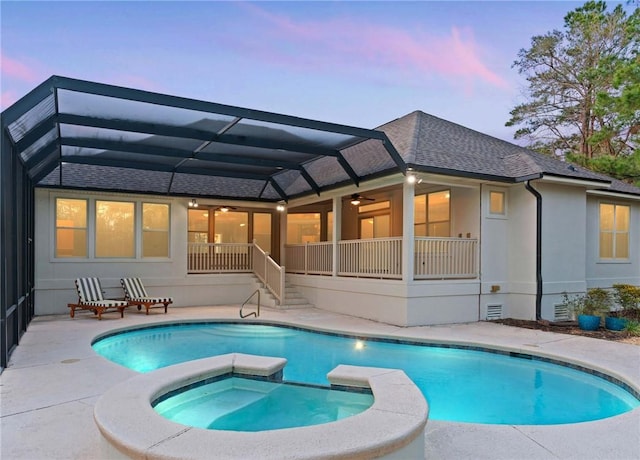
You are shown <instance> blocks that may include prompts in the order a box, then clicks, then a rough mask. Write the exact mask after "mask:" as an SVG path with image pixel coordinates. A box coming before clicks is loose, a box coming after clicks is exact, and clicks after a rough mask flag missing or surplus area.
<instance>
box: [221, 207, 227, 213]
mask: <svg viewBox="0 0 640 460" xmlns="http://www.w3.org/2000/svg"><path fill="white" fill-rule="evenodd" d="M220 211H222V212H229V207H228V206H221V207H220Z"/></svg>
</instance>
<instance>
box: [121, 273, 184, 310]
mask: <svg viewBox="0 0 640 460" xmlns="http://www.w3.org/2000/svg"><path fill="white" fill-rule="evenodd" d="M120 284H122V289H124V299H125V300H126V301H127V302H129V305H137V306H138V310H140V309H142V307H143V306H144V308H145V309H146V313H147V315H148V314H149V309H150V308H160V307H163V306H164V312H165V313H167V307H168V306H169V304H172V303H173V298H171V297H151V296H149V294H147V290H146V289H145V288H144V284H142V280H140V278H122V279H121V280H120Z"/></svg>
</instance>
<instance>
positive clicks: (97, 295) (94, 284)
mask: <svg viewBox="0 0 640 460" xmlns="http://www.w3.org/2000/svg"><path fill="white" fill-rule="evenodd" d="M76 289H77V290H78V297H79V298H80V302H81V303H87V302H95V301H99V300H104V297H102V287H101V286H100V280H99V279H98V278H78V279H77V280H76Z"/></svg>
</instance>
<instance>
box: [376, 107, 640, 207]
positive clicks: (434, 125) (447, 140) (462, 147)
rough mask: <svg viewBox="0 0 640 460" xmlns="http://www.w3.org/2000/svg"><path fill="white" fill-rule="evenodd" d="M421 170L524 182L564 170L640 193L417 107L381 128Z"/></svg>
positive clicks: (561, 173)
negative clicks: (418, 109)
mask: <svg viewBox="0 0 640 460" xmlns="http://www.w3.org/2000/svg"><path fill="white" fill-rule="evenodd" d="M378 129H379V130H381V131H384V132H385V133H386V135H387V137H389V139H390V140H391V142H392V143H393V145H394V146H395V148H396V150H397V151H398V153H399V154H400V155H401V156H402V158H403V159H404V161H405V162H406V163H407V165H408V166H409V167H411V168H413V169H415V170H417V171H424V172H433V173H441V174H447V175H453V176H465V177H477V178H486V179H493V180H499V181H507V182H521V181H525V180H528V179H535V178H539V177H542V176H543V175H547V176H558V177H566V178H572V179H582V180H589V181H595V182H602V183H603V188H606V189H608V190H612V191H617V192H621V193H630V194H634V195H640V188H638V187H634V186H632V185H630V184H626V183H624V182H621V181H618V180H615V179H612V178H611V177H607V176H605V175H602V174H598V173H595V172H593V171H590V170H587V169H584V168H581V167H579V166H575V165H573V164H570V163H566V162H564V161H561V160H558V159H555V158H552V157H550V156H548V155H543V154H541V153H538V152H535V151H533V150H529V149H526V148H524V147H521V146H518V145H515V144H512V143H510V142H506V141H503V140H501V139H497V138H495V137H492V136H489V135H487V134H483V133H480V132H478V131H474V130H472V129H469V128H465V127H464V126H461V125H458V124H456V123H452V122H450V121H447V120H443V119H441V118H438V117H435V116H433V115H429V114H427V113H424V112H421V111H415V112H412V113H410V114H408V115H405V116H403V117H401V118H398V119H396V120H393V121H390V122H388V123H386V124H384V125H382V126H380V127H379V128H378Z"/></svg>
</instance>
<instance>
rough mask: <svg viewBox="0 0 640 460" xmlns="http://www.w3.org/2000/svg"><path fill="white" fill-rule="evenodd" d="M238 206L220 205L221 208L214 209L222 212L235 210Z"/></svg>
mask: <svg viewBox="0 0 640 460" xmlns="http://www.w3.org/2000/svg"><path fill="white" fill-rule="evenodd" d="M235 209H236V208H234V207H233V206H220V207H219V208H216V209H214V211H220V212H229V211H235Z"/></svg>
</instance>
